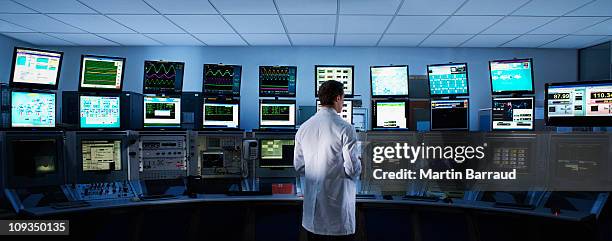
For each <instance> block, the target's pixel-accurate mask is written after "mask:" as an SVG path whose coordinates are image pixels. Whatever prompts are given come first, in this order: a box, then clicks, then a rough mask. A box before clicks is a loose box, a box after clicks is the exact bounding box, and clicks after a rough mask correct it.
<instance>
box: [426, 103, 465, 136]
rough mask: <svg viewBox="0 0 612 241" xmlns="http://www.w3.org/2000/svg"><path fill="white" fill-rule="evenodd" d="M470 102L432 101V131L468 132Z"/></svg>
mask: <svg viewBox="0 0 612 241" xmlns="http://www.w3.org/2000/svg"><path fill="white" fill-rule="evenodd" d="M468 103H469V101H468V100H467V99H464V100H432V101H431V129H432V130H467V129H469V128H470V122H469V116H470V111H469V105H468Z"/></svg>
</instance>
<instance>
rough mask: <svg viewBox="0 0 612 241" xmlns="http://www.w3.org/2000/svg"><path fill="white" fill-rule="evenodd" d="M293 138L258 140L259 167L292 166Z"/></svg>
mask: <svg viewBox="0 0 612 241" xmlns="http://www.w3.org/2000/svg"><path fill="white" fill-rule="evenodd" d="M294 145H295V142H294V140H279V139H274V140H270V139H262V140H260V141H259V148H260V149H259V153H260V155H261V156H260V157H261V158H259V167H264V168H265V167H268V168H276V167H281V168H282V167H293V148H294Z"/></svg>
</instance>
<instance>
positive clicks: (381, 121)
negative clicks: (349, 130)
mask: <svg viewBox="0 0 612 241" xmlns="http://www.w3.org/2000/svg"><path fill="white" fill-rule="evenodd" d="M374 109H375V113H374V119H375V126H374V128H379V129H380V128H390V129H406V128H408V126H407V122H408V121H407V113H406V109H407V108H406V102H403V101H377V102H374Z"/></svg>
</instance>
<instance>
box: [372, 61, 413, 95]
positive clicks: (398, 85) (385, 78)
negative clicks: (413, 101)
mask: <svg viewBox="0 0 612 241" xmlns="http://www.w3.org/2000/svg"><path fill="white" fill-rule="evenodd" d="M370 80H371V81H372V96H376V97H382V96H408V66H378V67H371V68H370Z"/></svg>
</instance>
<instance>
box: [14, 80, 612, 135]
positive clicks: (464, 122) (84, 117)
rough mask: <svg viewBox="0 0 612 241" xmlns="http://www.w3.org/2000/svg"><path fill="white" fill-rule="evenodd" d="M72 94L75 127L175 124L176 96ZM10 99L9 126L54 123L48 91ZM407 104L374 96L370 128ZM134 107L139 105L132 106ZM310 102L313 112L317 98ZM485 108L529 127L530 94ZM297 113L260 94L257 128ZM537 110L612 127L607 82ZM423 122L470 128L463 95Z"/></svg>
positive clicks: (586, 85) (555, 93)
mask: <svg viewBox="0 0 612 241" xmlns="http://www.w3.org/2000/svg"><path fill="white" fill-rule="evenodd" d="M72 93H74V94H75V96H76V97H75V98H78V107H77V106H76V104H74V106H72V105H70V103H71V102H69V101H66V100H64V108H63V111H64V112H66V111H72V110H76V109H77V108H78V111H79V112H78V127H79V128H82V129H128V127H127V125H123V126H122V119H123V122H126V121H130V122H140V123H142V127H144V128H180V127H181V118H182V112H183V111H182V110H181V97H180V96H178V95H175V96H143V97H142V100H140V99H138V100H133V101H129V102H128V101H126V100H122V98H125V97H124V95H122V94H106V95H98V94H87V93H78V92H72ZM10 96H11V98H10V99H11V100H10V103H11V114H10V115H11V118H10V120H11V127H13V128H20V127H21V128H23V127H25V128H53V127H56V94H55V93H52V92H26V91H17V90H14V91H12V92H11V95H10ZM63 96H64V98H68V96H69V95H68V94H67V92H64V93H63ZM139 98H140V97H139ZM76 101H77V99H75V102H76ZM200 101H201V102H200ZM197 102H200V103H199V104H198V105H199V106H200V107H201V109H199V110H198V111H197V112H199V113H201V114H202V116H201V117H198V118H201V119H200V120H201V121H202V122H201V128H223V129H226V128H230V129H231V128H235V129H237V128H240V100H236V99H231V98H227V99H226V98H200V99H198V100H197ZM140 104H142V105H140ZM409 104H410V101H408V100H393V99H379V100H373V101H372V106H371V107H372V125H371V126H372V129H374V130H377V129H398V130H407V129H409V123H408V117H409V113H410V111H409ZM137 105H138V106H141V107H140V108H135V106H137ZM189 105H191V103H190V104H189ZM317 106H318V108H319V109H320V102H318V101H317ZM491 106H492V115H491V116H492V126H493V129H494V130H502V129H505V130H533V128H534V125H533V122H534V119H535V115H534V109H535V103H534V98H533V97H495V98H493V100H492V105H491ZM139 110H142V114H140V115H141V116H142V120H141V119H139V118H138V119H133V118H129V117H128V116H133V115H139V114H138V112H139ZM296 110H297V106H296V101H295V100H273V99H262V100H260V103H259V127H260V128H289V129H293V128H295V126H296V124H297V123H296V122H297V121H296V120H297V118H296ZM544 110H545V116H546V118H545V119H546V123H547V125H550V126H612V81H597V82H573V83H554V84H547V85H546V94H545V106H544ZM352 112H353V102H352V101H350V100H347V101H345V102H344V108H343V111H342V112H341V113H339V115H340V116H341V117H342V118H343V119H344V120H346V121H347V122H349V123H352V116H353V113H352ZM122 116H123V118H122ZM70 118H71V117H70V115H69V114H64V115H63V118H62V121H63V123H70V122H69V121H68V119H70ZM127 118H129V119H127ZM430 120H431V123H430V124H431V129H432V130H450V129H452V130H457V129H459V130H467V129H469V100H468V99H433V100H431V118H430ZM75 122H77V121H75ZM75 124H76V123H75ZM132 126H133V125H130V127H132Z"/></svg>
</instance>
